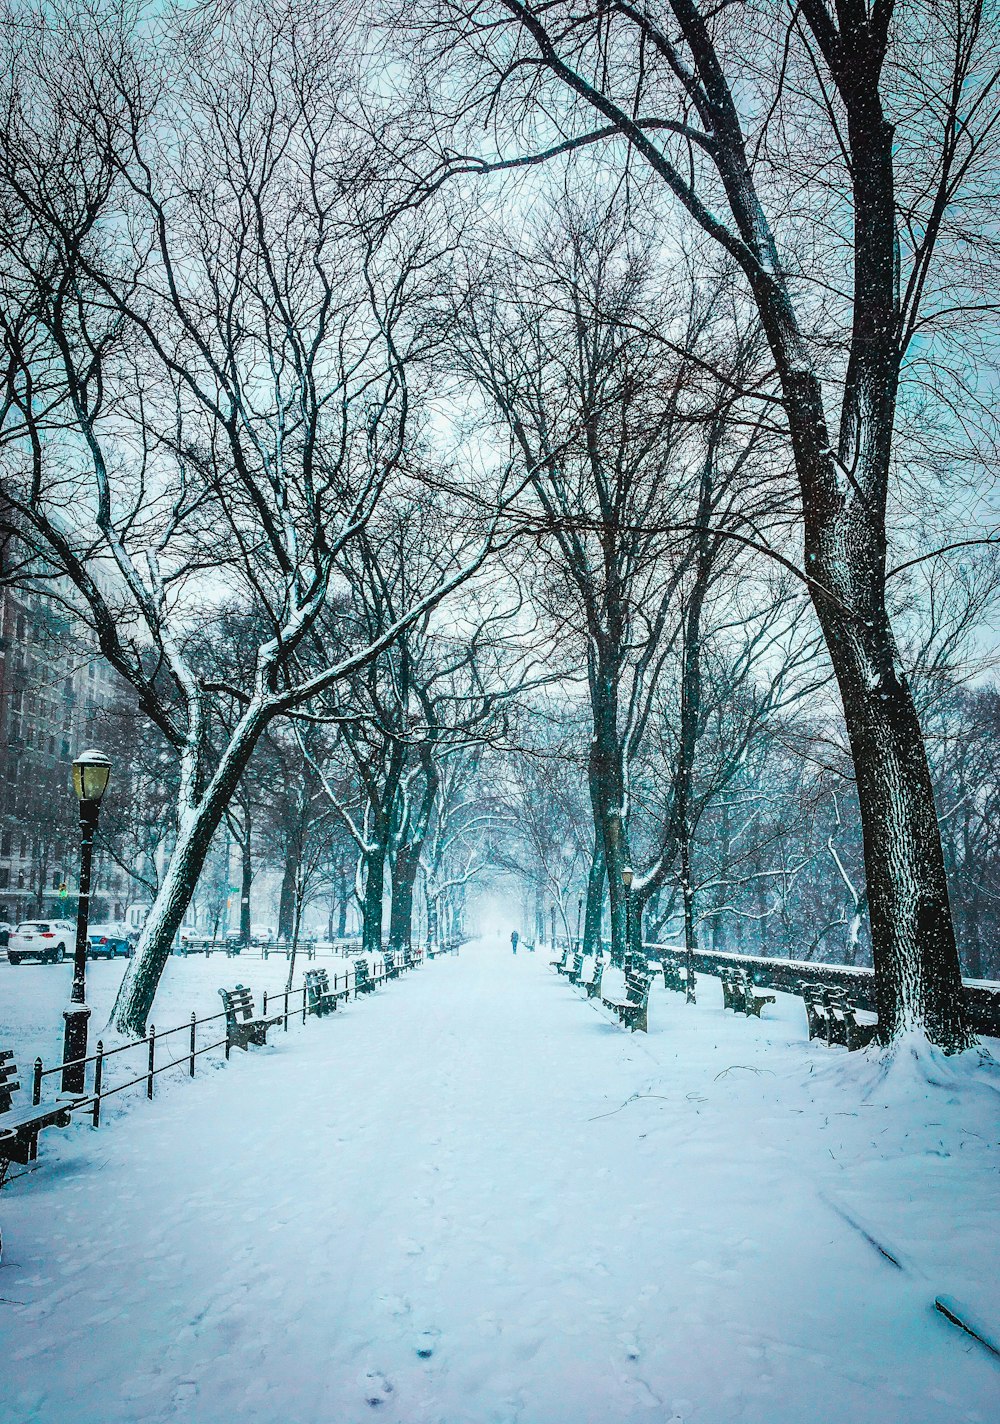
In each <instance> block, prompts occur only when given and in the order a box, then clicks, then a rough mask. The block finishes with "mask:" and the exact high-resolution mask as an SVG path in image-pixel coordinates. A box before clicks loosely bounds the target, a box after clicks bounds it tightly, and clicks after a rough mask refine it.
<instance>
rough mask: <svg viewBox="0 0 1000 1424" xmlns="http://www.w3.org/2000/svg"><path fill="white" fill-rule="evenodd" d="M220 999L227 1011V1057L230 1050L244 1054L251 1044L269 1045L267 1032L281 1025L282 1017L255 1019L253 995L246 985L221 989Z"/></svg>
mask: <svg viewBox="0 0 1000 1424" xmlns="http://www.w3.org/2000/svg"><path fill="white" fill-rule="evenodd" d="M219 998H220V999H221V1000H222V1007H223V1008H224V1009H225V1011H226V1057H227V1058H228V1057H229V1053H230V1050H231V1049H233V1048H242V1049H243V1051H244V1052H246V1051H247V1049H248V1048H249V1047H250V1045H251V1043H253V1044H256V1046H257V1047H258V1048H263V1046H264V1045H265V1044H266V1043H267V1031H268V1029H269V1028H271V1026H272V1025H273V1024H276V1023H281V1015H280V1014H275V1016H274V1018H271V1019H258V1018H255V1017H254V1011H253V995H252V994H251V992H250V990H249V989H248V988H247V987H246V985H245V984H237V985H236V987H235V988H234V989H220V990H219Z"/></svg>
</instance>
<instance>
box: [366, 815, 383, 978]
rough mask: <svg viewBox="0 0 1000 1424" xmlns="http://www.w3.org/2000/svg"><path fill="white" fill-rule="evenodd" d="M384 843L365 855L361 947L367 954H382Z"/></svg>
mask: <svg viewBox="0 0 1000 1424" xmlns="http://www.w3.org/2000/svg"><path fill="white" fill-rule="evenodd" d="M385 857H386V848H385V845H384V843H381V842H380V843H379V844H378V845H376V846H375V847H374V849H373V850H370V851H368V852H367V853H366V854H365V895H364V900H363V902H362V910H361V913H362V930H361V947H362V949H363V950H364V951H365V952H366V953H367V954H381V953H382V898H383V895H384V893H385Z"/></svg>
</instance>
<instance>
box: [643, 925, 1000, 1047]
mask: <svg viewBox="0 0 1000 1424" xmlns="http://www.w3.org/2000/svg"><path fill="white" fill-rule="evenodd" d="M645 947H646V950H647V951H648V953H649V954H650V955H656V954H658V953H664V954H673V955H683V954H684V948H683V946H682V945H676V944H647V945H646V946H645ZM692 958H693V961H694V969H695V972H696V973H699V974H718V972H719V970H720V969H727V968H729V969H742V970H743V971H744V972H745V973H746V974H747V975H748V976H749V977H751V978H752V979H753V982H754V983H755V984H759V985H760V986H761V987H762V988H763V987H767V988H771V989H783V990H784V991H785V992H786V993H791V994H795V993H798V990H799V986H800V985H801V984H802V983H803V982H805V983H808V984H826V985H831V986H832V985H836V986H837V987H838V988H842V989H847V990H849V992H850V994H851V996H852V997H853V999H854V1000H855V1002H856V1003H857V1004H858V1006H859V1007H860V1008H863V1009H871V1010H873V1011H874V1009H875V973H874V970H872V969H866V968H863V967H861V966H858V965H853V964H816V963H814V962H813V961H810V960H804V959H767V958H765V957H764V956H763V955H757V954H720V953H717V952H716V951H715V950H712V949H700V950H698V951H697V952H696V953H695V954H694V955H693V956H692ZM964 988H965V1007H966V1010H967V1012H968V1014H969V1018H970V1020H971V1023H972V1027H973V1028H974V1030H975V1031H976V1033H985V1034H988V1035H990V1036H991V1037H997V1036H1000V984H998V983H995V982H993V981H992V980H987V979H966V980H965V982H964Z"/></svg>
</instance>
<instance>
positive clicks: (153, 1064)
mask: <svg viewBox="0 0 1000 1424" xmlns="http://www.w3.org/2000/svg"><path fill="white" fill-rule="evenodd" d="M360 957H361V956H360V955H359V956H358V958H360ZM423 959H424V955H423V951H422V950H413V951H412V952H411V954H410V956H409V960H408V962H407V961H406V960H405V959H404V958H403V957H402V956H401V955H400V956H399V957H398V962H396V960H395V959H394V960H393V961H391V962H389V963H387V962H386V959H385V958H383V960H382V963H381V965H380V966H377V967H376V968H375V969H369V973H368V978H367V981H365V980H364V979H361V978H357V977H356V976H355V973H354V968H353V966H351V967H350V968H345V970H344V972H343V974H342V975H341V974H337V973H335V974H334V975H333V976H332V982H331V983H330V990H331V992H332V993H334V994H339V995H340V997H344V996H347V997H350V995H351V993H352V991H353V995H354V998H355V999H357V997H358V995H359V993H361V992H362V986H363V985H364V984H365V983H366V982H367V983H368V984H370V985H383V984H385V983H387V982H388V980H389V979H390V978H396V977H398V975H400V974H402V973H403V972H404V970H406V969H415V968H417V967H418V966H419V965H420V964H421V963H422V962H423ZM279 1001H280V1003H281V1006H282V1007H281V1010H280V1014H281V1020H282V1026H283V1028H284V1031H285V1032H286V1033H287V1032H288V1025H289V1021H290V1020H291V1019H292V1018H298V1017H300V1016H301V1021H302V1023H303V1024H304V1023H305V1022H306V1020H307V1018H308V1017H309V1014H310V1013H311V1012H313V1011H314V1009H315V1006H314V1005H312V1004H310V1002H309V994H308V989H307V987H306V985H305V984H303V985H302V986H301V987H300V988H298V989H282V990H277V991H273V992H271V993H268V991H267V990H264V992H263V996H262V1000H261V1014H262V1016H263V1017H266V1016H267V1011H268V1005H271V1006H272V1008H273V1006H274V1004H275V1003H276V1002H279ZM225 1017H226V1012H225V1010H224V1009H223V1010H220V1012H219V1013H216V1014H205V1015H203V1016H202V1017H201V1018H199V1017H198V1015H197V1013H195V1012H194V1011H192V1013H191V1017H190V1019H188V1020H187V1021H186V1022H185V1023H182V1024H178V1025H177V1026H176V1027H175V1028H169V1029H164V1030H160V1031H159V1032H158V1031H157V1029H156V1027H155V1025H153V1024H150V1026H149V1029H148V1031H147V1032H146V1034H145V1035H144V1036H143V1037H142V1038H136V1039H132V1040H131V1041H130V1042H128V1043H119V1044H115V1045H114V1047H112V1048H105V1046H104V1043H103V1040H101V1039H98V1041H97V1046H96V1048H95V1050H94V1052H93V1053H90V1054H88V1055H87V1056H86V1057H85V1058H74V1059H70V1060H69V1061H68V1062H65V1063H56V1064H54V1065H53V1066H52V1067H50V1068H46V1067H45V1066H44V1064H43V1062H42V1060H41V1058H36V1059H35V1063H34V1068H33V1072H32V1082H31V1103H32V1106H33V1107H38V1106H39V1104H40V1103H41V1100H42V1083H43V1080H44V1079H46V1078H51V1077H53V1076H54V1075H55V1074H57V1073H58V1074H61V1073H62V1072H63V1070H64V1069H66V1068H73V1067H79V1066H80V1065H81V1064H82V1065H83V1068H84V1074H85V1075H86V1074H87V1070H88V1068H90V1067H91V1066H92V1067H93V1074H92V1077H91V1084H92V1086H91V1089H90V1091H89V1092H85V1094H84V1096H82V1097H81V1098H80V1099H79V1100H76V1101H74V1102H73V1103H72V1104H70V1103H67V1104H66V1106H67V1108H68V1110H69V1111H71V1112H85V1111H89V1112H90V1114H91V1122H92V1125H93V1126H94V1127H99V1126H100V1124H101V1107H102V1104H103V1103H104V1101H105V1099H107V1098H111V1097H114V1096H115V1095H116V1094H118V1093H124V1092H125V1091H127V1089H129V1088H134V1087H136V1086H138V1085H139V1084H141V1083H145V1085H146V1097H147V1098H148V1099H150V1100H152V1098H153V1094H154V1085H155V1080H156V1079H157V1078H158V1077H159V1075H160V1074H161V1073H167V1072H169V1071H170V1070H171V1069H172V1068H183V1067H186V1068H187V1071H188V1076H189V1077H191V1078H193V1077H194V1076H195V1063H196V1060H197V1059H198V1058H200V1057H202V1055H203V1054H206V1053H211V1052H213V1051H214V1050H216V1049H219V1048H221V1049H224V1050H225V1056H226V1057H227V1058H228V1057H229V1048H230V1040H229V1035H228V1033H225V1034H223V1036H222V1037H221V1038H214V1037H213V1038H212V1041H211V1042H210V1043H202V1044H199V1043H198V1030H199V1028H201V1027H202V1026H203V1025H205V1024H215V1023H218V1022H219V1021H220V1020H224V1019H225ZM179 1033H186V1034H187V1035H188V1039H187V1046H186V1047H185V1049H184V1052H183V1053H181V1054H180V1055H179V1056H178V1057H173V1058H170V1059H169V1061H168V1062H166V1063H162V1062H157V1053H158V1050H160V1045H161V1044H163V1042H164V1040H166V1039H168V1038H171V1037H173V1036H174V1035H175V1034H179ZM137 1049H139V1050H144V1055H143V1056H144V1066H143V1068H142V1070H141V1071H140V1072H136V1073H134V1076H132V1077H129V1078H127V1079H126V1080H125V1082H123V1083H115V1084H114V1086H113V1087H109V1086H108V1085H107V1082H106V1077H105V1074H106V1065H107V1064H108V1062H109V1060H110V1059H113V1058H117V1057H118V1056H119V1055H121V1054H123V1053H129V1052H133V1051H135V1050H137ZM160 1051H162V1050H160ZM2 1125H3V1117H2V1115H0V1127H2Z"/></svg>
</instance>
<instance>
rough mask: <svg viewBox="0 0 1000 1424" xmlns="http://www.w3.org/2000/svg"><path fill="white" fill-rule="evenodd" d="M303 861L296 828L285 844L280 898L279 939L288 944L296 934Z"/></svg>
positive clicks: (300, 843)
mask: <svg viewBox="0 0 1000 1424" xmlns="http://www.w3.org/2000/svg"><path fill="white" fill-rule="evenodd" d="M301 859H302V838H301V836H300V834H299V828H298V826H296V827H295V828H294V830H293V831H292V834H291V835H290V836H289V838H288V841H287V842H286V844H285V866H284V870H283V871H282V876H281V893H280V895H279V897H278V938H279V939H280V940H284V941H285V942H286V943H287V942H288V941H289V940H290V939H291V938H292V935H293V934H294V932H295V898H296V886H297V884H298V878H299V863H300V861H301Z"/></svg>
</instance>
